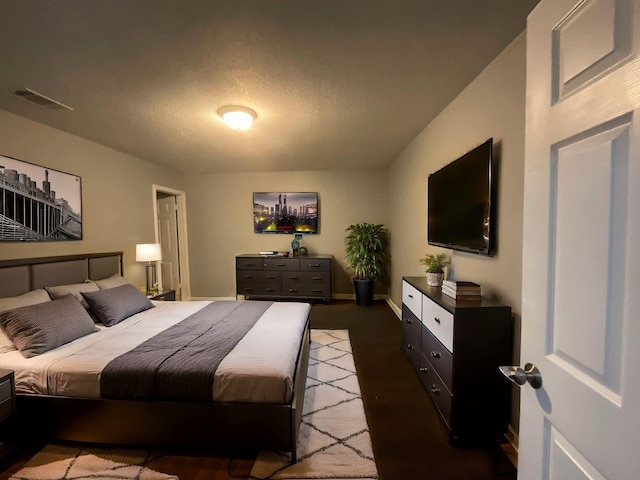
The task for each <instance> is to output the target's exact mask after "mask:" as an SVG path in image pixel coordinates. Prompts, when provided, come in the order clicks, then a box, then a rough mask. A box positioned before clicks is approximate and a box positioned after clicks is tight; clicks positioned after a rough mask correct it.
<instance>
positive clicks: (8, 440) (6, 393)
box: [0, 368, 16, 461]
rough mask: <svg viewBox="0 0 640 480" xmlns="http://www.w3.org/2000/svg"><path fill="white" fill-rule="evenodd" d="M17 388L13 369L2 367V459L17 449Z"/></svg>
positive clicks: (0, 456)
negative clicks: (15, 420)
mask: <svg viewBox="0 0 640 480" xmlns="http://www.w3.org/2000/svg"><path fill="white" fill-rule="evenodd" d="M15 413H16V389H15V380H14V376H13V370H6V369H4V368H0V461H2V460H4V459H5V458H7V456H8V455H9V454H11V453H13V451H14V450H15V448H16V446H15V439H14V436H15V435H14V433H15V432H14V417H15Z"/></svg>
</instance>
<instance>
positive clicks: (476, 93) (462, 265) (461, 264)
mask: <svg viewBox="0 0 640 480" xmlns="http://www.w3.org/2000/svg"><path fill="white" fill-rule="evenodd" d="M525 49H526V45H525V35H524V33H523V34H521V35H520V36H518V38H517V39H516V40H514V41H513V42H512V44H511V45H510V46H509V47H507V48H506V49H505V50H504V51H503V52H502V53H501V54H500V55H499V56H498V57H497V58H496V59H495V60H494V61H493V62H492V63H491V64H490V65H489V66H488V67H487V68H486V69H485V70H484V71H483V72H482V73H481V74H480V75H479V76H478V77H477V78H476V79H475V80H474V81H473V82H472V83H471V84H470V85H469V86H468V87H467V88H466V89H465V90H464V91H463V92H462V93H461V94H460V95H459V96H458V97H457V98H456V99H455V100H454V101H453V102H452V103H451V104H449V105H448V106H447V108H445V109H444V110H443V111H442V113H441V114H440V115H439V116H438V117H437V118H436V119H435V120H434V121H433V122H431V123H430V124H429V125H428V126H427V127H426V128H425V129H424V130H423V131H422V132H421V133H420V134H419V135H418V136H417V137H416V138H415V139H414V140H413V141H412V142H411V143H410V144H409V145H408V146H407V147H406V149H405V150H404V151H403V153H402V154H401V155H400V156H399V157H398V158H397V159H396V160H395V161H394V163H393V164H392V165H391V167H390V169H389V171H390V188H389V192H390V196H389V209H390V211H391V212H393V215H392V217H391V218H390V222H389V223H390V227H391V230H392V231H393V232H394V235H395V237H396V238H401V239H402V242H394V243H393V245H392V258H393V263H392V279H393V281H392V285H391V298H392V300H393V302H394V303H395V304H396V305H401V303H402V296H401V286H402V277H403V276H422V275H425V271H424V268H423V267H422V266H421V265H420V264H419V263H418V260H419V259H420V258H422V257H423V256H424V255H425V254H427V253H437V252H446V253H448V254H450V255H451V258H452V265H451V268H450V269H449V272H448V274H449V276H450V277H452V278H457V279H463V280H470V281H473V282H476V283H479V284H481V285H482V288H483V295H487V296H493V297H495V298H497V299H498V300H499V301H500V302H502V303H504V304H506V305H509V306H511V308H512V311H513V316H514V342H515V345H514V359H513V361H514V363H513V365H517V364H519V360H520V358H519V356H520V355H519V352H520V315H521V303H522V302H521V286H522V281H521V276H522V208H523V186H524V128H525V54H526V50H525ZM489 137H493V139H494V149H495V151H494V156H496V157H497V158H498V160H499V161H498V164H499V174H498V179H499V182H498V199H497V222H496V225H497V248H496V250H495V253H494V256H493V257H486V256H480V255H474V254H470V253H462V252H457V251H452V250H446V249H441V248H438V247H432V246H430V245H428V244H427V238H426V232H427V177H428V175H429V174H430V173H432V172H434V171H436V170H438V169H440V168H442V167H443V166H445V165H446V164H448V163H450V162H452V161H453V160H455V159H456V158H458V157H459V156H461V155H462V154H464V153H466V152H467V151H469V150H471V149H472V148H474V147H475V146H477V145H479V144H480V143H482V142H484V141H485V140H486V139H487V138H489ZM513 400H514V401H513V409H512V416H511V424H512V426H514V427H515V428H516V429H517V427H518V416H519V398H518V392H517V391H516V389H514V394H513Z"/></svg>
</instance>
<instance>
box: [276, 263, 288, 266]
mask: <svg viewBox="0 0 640 480" xmlns="http://www.w3.org/2000/svg"><path fill="white" fill-rule="evenodd" d="M286 266H287V264H286V263H276V267H286Z"/></svg>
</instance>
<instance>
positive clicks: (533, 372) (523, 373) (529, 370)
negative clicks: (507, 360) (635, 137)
mask: <svg viewBox="0 0 640 480" xmlns="http://www.w3.org/2000/svg"><path fill="white" fill-rule="evenodd" d="M498 369H499V370H500V373H501V374H502V375H504V376H505V377H506V378H507V379H508V380H511V381H512V382H513V383H515V384H516V385H518V386H522V385H524V384H525V383H527V382H529V385H531V386H532V387H533V388H536V389H538V388H540V387H541V386H542V375H541V374H540V370H538V367H536V366H535V365H534V364H533V363H527V364H526V365H525V366H524V369H522V367H509V366H502V367H498Z"/></svg>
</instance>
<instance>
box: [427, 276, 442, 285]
mask: <svg viewBox="0 0 640 480" xmlns="http://www.w3.org/2000/svg"><path fill="white" fill-rule="evenodd" d="M442 277H443V274H442V273H427V285H429V286H431V287H439V286H441V285H442Z"/></svg>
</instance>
